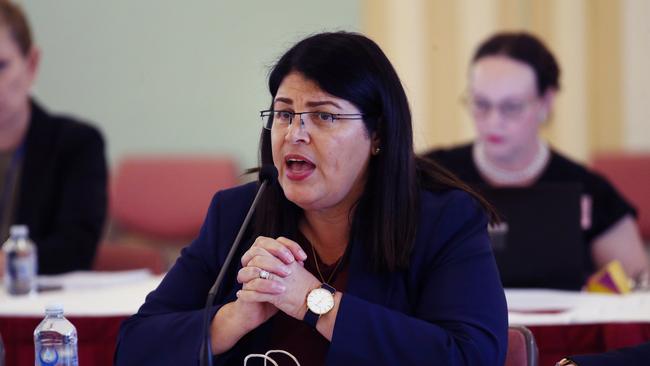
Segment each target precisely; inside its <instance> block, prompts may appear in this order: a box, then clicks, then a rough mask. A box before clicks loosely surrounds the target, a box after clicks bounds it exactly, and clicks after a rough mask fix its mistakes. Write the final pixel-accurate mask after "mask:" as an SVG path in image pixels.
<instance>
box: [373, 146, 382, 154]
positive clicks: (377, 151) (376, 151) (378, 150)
mask: <svg viewBox="0 0 650 366" xmlns="http://www.w3.org/2000/svg"><path fill="white" fill-rule="evenodd" d="M380 151H381V149H380V148H379V147H376V148H375V151H374V153H375V155H377V154H379V152H380Z"/></svg>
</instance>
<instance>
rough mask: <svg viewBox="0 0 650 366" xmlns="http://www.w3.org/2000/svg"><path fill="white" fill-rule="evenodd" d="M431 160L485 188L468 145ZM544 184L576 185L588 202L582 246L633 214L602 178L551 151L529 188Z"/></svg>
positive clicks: (443, 151) (434, 154)
mask: <svg viewBox="0 0 650 366" xmlns="http://www.w3.org/2000/svg"><path fill="white" fill-rule="evenodd" d="M424 156H425V157H427V158H430V159H433V160H434V161H436V162H438V163H439V164H441V165H443V166H444V167H445V168H447V169H449V170H450V171H451V172H452V173H454V174H456V176H458V178H460V179H461V180H463V181H465V182H467V183H468V184H470V185H471V186H473V187H477V188H478V187H480V185H485V184H487V182H486V180H485V179H484V178H483V177H482V176H481V174H480V173H479V171H478V168H477V167H476V165H475V163H474V159H473V158H472V144H466V145H461V146H459V147H456V148H451V149H440V150H432V151H429V152H428V153H426V154H425V155H424ZM544 183H578V184H580V185H581V186H582V190H583V192H584V195H585V196H586V197H588V198H589V199H590V200H591V210H590V211H591V215H590V220H588V225H586V226H588V227H583V238H584V241H585V243H587V244H588V245H590V246H591V243H592V241H593V240H594V239H595V238H596V237H597V236H598V235H600V234H602V233H603V232H604V231H606V230H607V229H608V228H610V227H611V226H612V225H613V224H615V223H616V222H617V221H619V220H620V219H621V218H623V217H624V216H625V215H628V214H631V215H633V216H636V210H635V208H634V207H632V205H631V204H630V203H629V202H627V201H626V200H625V199H624V198H623V196H621V194H620V193H619V192H618V191H617V190H616V188H614V187H613V186H612V184H611V183H609V182H608V181H607V180H606V179H605V178H604V177H603V176H601V175H599V174H598V173H595V172H593V171H590V170H589V169H587V168H585V167H584V166H582V165H580V164H578V163H576V162H574V161H572V160H570V159H569V158H567V157H565V156H563V155H561V154H560V153H558V152H557V151H555V150H553V149H551V158H550V161H549V163H548V164H547V166H546V168H545V170H544V172H543V173H542V175H541V176H540V177H539V178H538V179H537V181H535V183H533V185H538V184H544Z"/></svg>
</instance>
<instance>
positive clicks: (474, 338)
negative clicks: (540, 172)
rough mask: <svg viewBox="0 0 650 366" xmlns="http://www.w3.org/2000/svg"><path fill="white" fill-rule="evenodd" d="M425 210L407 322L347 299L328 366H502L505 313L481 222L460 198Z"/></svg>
mask: <svg viewBox="0 0 650 366" xmlns="http://www.w3.org/2000/svg"><path fill="white" fill-rule="evenodd" d="M424 210H425V211H424V212H423V216H424V217H423V220H424V221H421V223H420V226H421V227H424V229H421V230H422V232H421V233H420V234H422V236H423V238H422V239H424V240H423V242H420V243H419V244H420V245H418V246H417V247H416V248H415V249H414V252H413V259H412V260H411V263H412V268H411V269H410V271H411V272H415V273H418V276H419V277H420V278H419V279H418V280H417V285H416V286H415V287H416V288H415V289H414V290H413V291H414V292H416V295H415V296H414V298H415V301H413V305H412V306H413V311H412V314H408V315H407V314H405V313H403V312H399V311H395V310H392V309H391V308H389V307H386V306H383V305H379V304H375V303H371V302H368V301H365V300H363V299H361V298H359V297H356V296H353V295H350V294H345V293H344V295H343V297H342V300H341V304H340V307H339V311H338V315H337V319H336V325H335V328H334V334H333V337H332V343H331V348H330V359H329V360H328V364H332V365H343V364H349V365H416V364H417V365H421V364H440V365H472V366H475V365H502V364H503V362H504V360H505V353H506V350H507V327H508V320H507V307H506V302H505V295H504V292H503V289H502V287H501V283H500V280H499V277H498V271H497V268H496V264H495V261H494V258H493V255H492V252H491V249H490V245H489V239H488V236H487V231H486V225H487V222H486V218H485V215H484V214H483V212H482V210H480V209H479V208H478V207H477V204H476V203H475V201H473V200H472V199H471V198H469V196H468V195H467V194H465V193H460V192H454V193H453V195H452V198H451V199H449V200H448V201H447V203H446V204H445V205H444V207H443V208H442V209H437V210H433V211H438V213H435V212H432V210H427V208H426V207H424ZM427 211H428V212H427ZM418 240H420V239H418ZM422 244H424V245H422Z"/></svg>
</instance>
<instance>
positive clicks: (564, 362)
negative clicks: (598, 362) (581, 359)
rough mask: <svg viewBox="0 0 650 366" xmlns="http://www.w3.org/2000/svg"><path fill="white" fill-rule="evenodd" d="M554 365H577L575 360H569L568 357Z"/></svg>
mask: <svg viewBox="0 0 650 366" xmlns="http://www.w3.org/2000/svg"><path fill="white" fill-rule="evenodd" d="M555 366H578V365H577V364H576V363H575V362H573V361H571V360H569V359H568V358H563V359H561V360H560V361H558V363H556V364H555Z"/></svg>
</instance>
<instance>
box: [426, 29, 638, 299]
mask: <svg viewBox="0 0 650 366" xmlns="http://www.w3.org/2000/svg"><path fill="white" fill-rule="evenodd" d="M559 88H560V67H559V65H558V63H557V60H556V59H555V57H554V56H553V54H552V52H551V51H550V50H549V49H548V48H547V47H546V45H544V43H543V42H542V41H540V40H539V39H538V38H537V37H535V36H534V35H532V34H529V33H526V32H515V33H509V32H504V33H497V34H494V35H492V36H490V37H489V38H488V39H486V40H485V41H483V42H482V43H481V44H480V45H479V46H478V48H477V50H476V52H475V54H474V56H473V58H472V62H471V65H470V72H469V85H468V88H467V89H468V90H467V93H468V95H467V107H468V109H469V111H470V113H471V115H472V118H473V119H474V124H475V127H476V131H477V138H476V140H475V141H472V142H471V143H469V144H464V145H461V146H456V147H452V148H449V149H435V150H432V151H429V152H428V153H426V154H425V156H426V157H428V158H430V159H432V160H434V161H436V162H438V163H440V164H442V165H443V166H444V167H445V168H447V169H449V170H450V171H452V172H453V173H454V174H456V176H457V177H458V178H460V179H462V180H463V181H465V182H467V183H469V184H470V185H471V186H472V187H474V188H475V189H479V187H481V186H486V185H487V186H491V187H528V186H535V185H544V184H563V183H568V184H579V185H580V186H581V187H582V192H583V194H582V204H581V206H582V214H581V225H582V233H583V238H584V244H585V246H586V248H585V252H586V253H589V254H590V257H589V261H588V263H587V267H588V268H587V270H588V271H590V272H591V271H596V270H598V269H600V268H602V267H603V266H605V265H606V264H608V263H609V262H611V261H612V260H619V261H620V262H621V264H622V265H623V268H624V269H625V272H626V273H627V275H628V276H629V277H631V278H635V279H637V278H638V279H640V278H643V277H644V276H645V275H646V274H647V272H648V261H647V256H646V254H645V251H644V249H643V243H642V239H641V236H640V234H639V230H638V228H637V226H636V223H635V216H636V210H635V209H634V208H633V207H632V205H631V204H630V203H629V202H627V201H626V200H625V199H624V198H623V197H622V195H621V194H620V193H619V192H618V191H617V190H616V189H615V188H614V187H613V186H612V184H611V183H610V182H608V181H607V180H606V179H605V178H604V177H602V176H601V175H599V174H597V173H596V172H593V171H591V170H589V169H588V168H587V167H585V166H583V165H581V164H578V163H576V162H574V161H572V160H571V159H569V158H568V157H566V156H564V155H562V154H561V153H559V152H558V151H556V150H555V149H553V148H551V147H549V145H548V144H547V143H546V142H545V141H544V140H543V138H542V137H541V136H540V133H541V129H542V127H543V125H544V124H545V123H546V122H547V119H548V116H549V115H550V114H551V113H552V109H553V103H554V100H555V95H556V93H557V92H558V90H559ZM567 122H569V121H567ZM498 208H499V207H497V210H498ZM530 212H531V213H530V218H531V221H534V218H535V209H534V208H531V211H530ZM505 285H506V286H510V284H507V283H506V284H505ZM550 286H551V285H549V287H550Z"/></svg>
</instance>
